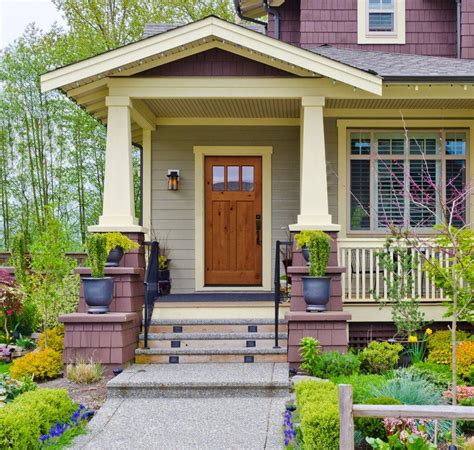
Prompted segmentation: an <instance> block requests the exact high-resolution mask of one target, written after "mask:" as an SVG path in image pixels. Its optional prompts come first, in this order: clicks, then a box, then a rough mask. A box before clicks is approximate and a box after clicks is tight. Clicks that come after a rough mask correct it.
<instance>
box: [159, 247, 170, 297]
mask: <svg viewBox="0 0 474 450" xmlns="http://www.w3.org/2000/svg"><path fill="white" fill-rule="evenodd" d="M170 261H171V260H170V259H168V257H167V256H166V255H160V256H159V257H158V282H159V286H160V294H161V295H167V294H169V293H170V291H171V281H170V270H169V264H170Z"/></svg>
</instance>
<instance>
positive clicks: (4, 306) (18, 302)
mask: <svg viewBox="0 0 474 450" xmlns="http://www.w3.org/2000/svg"><path fill="white" fill-rule="evenodd" d="M22 298H23V294H22V291H21V290H20V289H19V288H18V286H17V285H16V283H15V279H14V278H13V277H12V276H11V275H10V274H9V273H8V272H7V271H6V270H0V317H1V318H2V327H3V332H4V334H5V338H6V342H7V343H8V342H10V326H9V322H10V320H11V319H10V318H11V317H12V316H13V314H18V313H21V311H22V309H23V305H22Z"/></svg>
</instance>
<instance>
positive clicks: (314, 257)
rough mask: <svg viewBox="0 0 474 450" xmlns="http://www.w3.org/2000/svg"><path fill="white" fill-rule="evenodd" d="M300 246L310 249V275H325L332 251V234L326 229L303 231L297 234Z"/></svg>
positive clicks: (297, 241)
mask: <svg viewBox="0 0 474 450" xmlns="http://www.w3.org/2000/svg"><path fill="white" fill-rule="evenodd" d="M295 240H296V243H297V245H298V247H300V248H303V247H307V248H308V250H309V276H310V277H324V275H326V268H327V265H328V261H329V254H330V252H331V236H329V235H328V234H326V233H325V232H324V231H301V232H300V233H298V234H297V235H295Z"/></svg>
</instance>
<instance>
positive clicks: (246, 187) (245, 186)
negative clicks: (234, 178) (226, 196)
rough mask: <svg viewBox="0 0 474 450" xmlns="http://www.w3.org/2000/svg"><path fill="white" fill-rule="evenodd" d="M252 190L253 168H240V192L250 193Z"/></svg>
mask: <svg viewBox="0 0 474 450" xmlns="http://www.w3.org/2000/svg"><path fill="white" fill-rule="evenodd" d="M253 189H254V179H253V166H242V190H243V191H246V192H251V191H253Z"/></svg>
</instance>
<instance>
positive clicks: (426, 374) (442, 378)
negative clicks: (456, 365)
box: [406, 362, 451, 390]
mask: <svg viewBox="0 0 474 450" xmlns="http://www.w3.org/2000/svg"><path fill="white" fill-rule="evenodd" d="M406 370H407V371H409V372H411V373H413V374H415V375H417V376H419V377H420V378H423V379H425V380H426V381H428V382H430V383H431V384H432V385H433V386H435V387H436V388H438V389H443V390H445V389H448V388H449V386H451V369H450V368H449V367H448V366H444V365H441V364H435V363H430V362H419V363H415V364H413V365H412V366H410V367H408V368H407V369H406Z"/></svg>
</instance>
